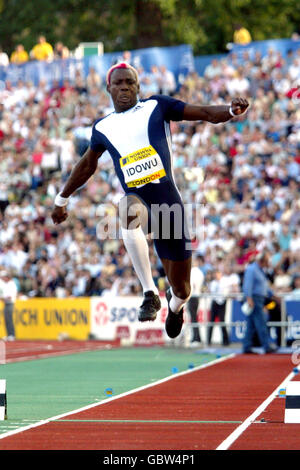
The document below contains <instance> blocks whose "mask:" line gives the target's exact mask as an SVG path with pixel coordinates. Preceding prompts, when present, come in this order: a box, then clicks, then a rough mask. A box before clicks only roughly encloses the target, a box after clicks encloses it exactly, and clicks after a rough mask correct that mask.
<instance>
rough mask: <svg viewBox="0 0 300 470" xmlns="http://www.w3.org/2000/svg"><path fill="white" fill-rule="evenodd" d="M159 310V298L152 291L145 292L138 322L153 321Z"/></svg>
mask: <svg viewBox="0 0 300 470" xmlns="http://www.w3.org/2000/svg"><path fill="white" fill-rule="evenodd" d="M160 308H161V303H160V298H159V296H158V295H156V294H154V292H153V291H152V290H149V291H147V292H145V294H144V300H143V303H142V305H141V306H140V310H139V317H138V318H139V321H154V320H155V318H156V314H157V312H158V311H159V310H160Z"/></svg>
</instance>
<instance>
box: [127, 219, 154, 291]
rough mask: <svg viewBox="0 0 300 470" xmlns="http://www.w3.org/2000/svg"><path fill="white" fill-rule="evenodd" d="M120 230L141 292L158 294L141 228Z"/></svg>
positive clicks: (146, 243) (147, 247)
mask: <svg viewBox="0 0 300 470" xmlns="http://www.w3.org/2000/svg"><path fill="white" fill-rule="evenodd" d="M121 230H122V236H123V242H124V245H125V248H126V250H127V252H128V254H129V257H130V259H131V262H132V264H133V267H134V270H135V272H136V275H137V277H138V278H139V281H140V283H141V284H142V288H143V292H144V293H145V292H147V291H149V290H152V291H153V292H154V293H155V294H158V290H157V287H156V286H155V284H154V281H153V277H152V271H151V264H150V259H149V246H148V242H147V239H146V236H145V234H144V232H143V229H142V227H141V226H139V227H137V228H135V229H132V230H128V229H126V228H123V227H121Z"/></svg>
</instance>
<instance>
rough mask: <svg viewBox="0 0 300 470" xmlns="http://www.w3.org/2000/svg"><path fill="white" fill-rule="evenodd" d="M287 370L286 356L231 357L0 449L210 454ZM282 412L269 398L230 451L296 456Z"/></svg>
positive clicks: (296, 438)
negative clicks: (286, 452) (270, 451)
mask: <svg viewBox="0 0 300 470" xmlns="http://www.w3.org/2000/svg"><path fill="white" fill-rule="evenodd" d="M292 370H293V364H292V362H291V358H290V356H288V355H277V354H274V355H263V356H245V355H240V356H236V357H233V358H230V359H227V360H225V361H223V362H219V363H217V364H215V365H212V366H209V367H207V368H204V369H199V370H197V369H196V370H194V371H191V372H189V373H187V374H185V375H181V376H176V377H173V378H172V379H170V380H168V381H166V382H163V383H160V384H157V385H154V386H152V387H149V388H145V389H143V390H141V391H138V392H134V393H132V394H129V395H127V396H123V397H121V398H117V399H114V400H111V401H108V402H106V403H104V404H101V405H100V404H99V405H97V406H95V407H93V408H90V409H88V410H85V411H81V412H77V413H73V414H69V415H68V416H65V417H64V418H62V419H60V420H56V421H52V422H49V423H47V424H43V425H41V426H38V427H36V428H33V429H30V430H27V431H23V432H21V433H19V434H15V435H13V436H9V437H5V438H4V439H0V449H11V450H12V449H23V450H29V449H32V450H39V449H42V450H65V449H68V450H214V449H216V448H217V447H218V446H219V445H220V444H221V443H222V442H223V441H224V440H225V439H226V438H227V437H228V436H229V435H230V434H231V433H232V432H233V431H234V430H235V429H236V428H237V427H238V426H239V424H238V423H232V422H230V421H238V422H243V421H245V420H246V418H248V417H249V416H250V415H251V414H252V413H253V412H254V411H255V410H256V409H257V408H258V407H259V406H260V405H261V404H262V403H263V402H264V401H265V400H266V399H267V398H268V397H269V396H270V395H271V394H272V393H273V392H274V390H275V389H276V388H277V387H278V386H279V385H280V384H281V383H282V382H283V381H284V380H285V379H286V377H287V376H288V375H289V374H290V373H291V372H292ZM284 406H285V400H284V398H275V399H274V400H273V401H272V402H271V404H270V406H269V407H268V408H267V409H266V410H265V412H264V413H263V416H264V417H266V418H267V419H266V422H264V423H256V422H254V423H253V424H251V425H250V426H249V427H248V428H247V429H246V430H245V431H244V432H243V433H242V434H241V436H240V437H239V438H238V439H237V440H236V441H235V442H233V444H232V446H231V449H265V450H268V449H277V450H282V449H285V450H292V449H297V450H298V449H299V448H300V433H299V427H300V426H299V425H292V424H284V422H283V420H284ZM259 419H260V417H259ZM104 420H108V422H105V421H104ZM113 420H124V421H123V422H113ZM125 420H136V422H126V421H125ZM138 420H139V421H138ZM147 420H151V421H153V422H147ZM158 420H167V421H169V422H167V423H165V422H158ZM178 421H187V422H178ZM196 421H201V422H196ZM203 421H209V423H203ZM296 429H297V432H295V430H296Z"/></svg>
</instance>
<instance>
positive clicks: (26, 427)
mask: <svg viewBox="0 0 300 470" xmlns="http://www.w3.org/2000/svg"><path fill="white" fill-rule="evenodd" d="M235 356H236V354H229V355H228V356H223V357H220V358H217V359H215V360H213V361H210V362H207V363H206V364H201V365H200V366H196V367H194V368H193V369H188V370H184V371H182V372H178V373H177V374H172V375H170V376H168V377H165V378H163V379H160V380H157V381H156V382H153V383H151V384H147V385H142V386H141V387H137V388H135V389H133V390H129V391H128V392H124V393H121V394H120V395H116V396H114V397H110V398H105V399H104V400H101V401H98V402H96V403H92V404H90V405H87V406H83V407H82V408H78V409H77V410H72V411H68V412H67V413H62V414H60V415H57V416H52V417H51V418H46V419H42V420H40V421H38V422H36V423H33V424H29V425H27V426H22V427H20V428H18V429H14V430H13V431H9V432H6V433H3V434H0V439H4V438H5V437H9V436H13V435H14V434H18V433H20V432H23V431H28V430H29V429H33V428H36V427H38V426H42V425H43V424H47V423H50V422H51V421H56V420H58V419H61V418H64V417H65V416H70V415H73V414H75V413H80V412H82V411H86V410H89V409H91V408H94V407H96V406H100V405H103V404H104V403H108V402H110V401H114V400H118V399H119V398H123V397H126V396H128V395H132V394H133V393H137V392H141V391H142V390H146V389H147V388H151V387H154V386H155V385H160V384H162V383H164V382H168V381H169V380H172V379H175V378H176V377H180V376H183V375H186V374H191V373H193V372H195V371H197V370H200V369H205V368H206V367H210V366H213V365H215V364H218V363H219V362H223V361H226V360H227V359H231V358H232V357H235ZM0 448H1V447H0Z"/></svg>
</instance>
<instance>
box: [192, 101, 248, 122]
mask: <svg viewBox="0 0 300 470" xmlns="http://www.w3.org/2000/svg"><path fill="white" fill-rule="evenodd" d="M248 106H249V103H248V101H247V100H246V99H244V98H235V99H234V100H232V102H231V105H229V106H228V105H210V106H200V105H193V104H186V105H185V107H184V111H183V119H184V120H185V121H207V122H211V123H213V124H218V123H219V122H226V121H229V119H232V118H233V117H234V116H233V115H232V114H231V113H230V111H229V110H230V109H231V111H232V113H233V114H234V115H235V116H239V115H240V114H243V113H244V112H245V111H246V110H247V108H248Z"/></svg>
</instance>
